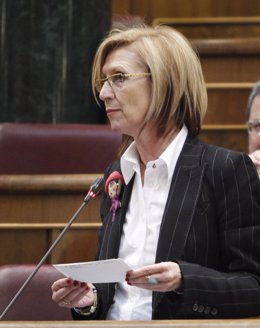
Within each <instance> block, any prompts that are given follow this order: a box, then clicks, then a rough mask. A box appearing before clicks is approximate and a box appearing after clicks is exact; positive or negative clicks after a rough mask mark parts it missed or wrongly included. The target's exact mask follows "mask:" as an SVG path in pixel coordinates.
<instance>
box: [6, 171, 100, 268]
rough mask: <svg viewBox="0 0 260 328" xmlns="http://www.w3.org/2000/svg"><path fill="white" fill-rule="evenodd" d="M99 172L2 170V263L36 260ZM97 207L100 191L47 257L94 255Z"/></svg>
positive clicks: (89, 257) (75, 259) (57, 259)
mask: <svg viewBox="0 0 260 328" xmlns="http://www.w3.org/2000/svg"><path fill="white" fill-rule="evenodd" d="M98 176H101V174H100V175H99V174H98V175H88V174H84V175H11V176H8V175H0V214H1V215H0V247H1V255H0V264H6V263H9V264H10V263H38V262H39V260H40V259H41V258H42V257H43V255H44V254H45V252H46V251H47V250H48V249H49V247H50V246H51V245H52V243H53V241H54V240H55V238H56V237H57V235H58V233H59V232H60V231H61V229H63V226H64V223H67V222H68V221H69V220H70V219H71V217H72V216H73V215H74V213H75V212H76V210H77V209H78V208H79V206H80V205H81V204H82V202H83V198H84V196H85V194H86V192H87V191H88V190H89V187H90V185H91V184H92V183H93V182H94V181H95V179H96V178H97V177H98ZM99 207H100V198H99V197H97V198H96V199H92V200H91V201H90V202H89V203H88V204H87V205H86V206H85V207H84V208H83V210H82V212H81V213H80V214H79V216H78V218H77V220H76V223H74V224H73V226H72V227H71V228H70V230H69V231H68V233H67V235H65V236H64V240H61V242H60V244H59V245H58V246H57V247H56V248H55V250H54V251H53V253H52V255H51V256H50V258H49V259H48V263H54V262H78V261H82V260H86V261H87V260H93V259H94V256H95V253H96V244H97V230H98V227H99V226H100V215H99ZM80 222H83V223H81V224H83V226H81V225H80ZM91 222H92V225H90V226H88V225H84V223H85V224H87V223H91ZM58 223H63V224H60V225H59V226H58V227H57V224H58ZM96 224H98V226H96ZM32 246H33V247H32Z"/></svg>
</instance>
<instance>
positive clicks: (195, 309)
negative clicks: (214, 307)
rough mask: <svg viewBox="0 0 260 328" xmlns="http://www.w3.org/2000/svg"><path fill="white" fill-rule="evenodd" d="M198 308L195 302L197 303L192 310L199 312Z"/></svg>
mask: <svg viewBox="0 0 260 328" xmlns="http://www.w3.org/2000/svg"><path fill="white" fill-rule="evenodd" d="M198 308H199V306H198V304H197V303H195V304H194V305H193V308H192V310H193V311H195V312H197V311H198Z"/></svg>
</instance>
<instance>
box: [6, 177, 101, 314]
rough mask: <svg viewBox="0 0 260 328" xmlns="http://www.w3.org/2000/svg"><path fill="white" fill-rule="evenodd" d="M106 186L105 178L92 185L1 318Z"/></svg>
mask: <svg viewBox="0 0 260 328" xmlns="http://www.w3.org/2000/svg"><path fill="white" fill-rule="evenodd" d="M103 186H104V179H103V178H98V179H97V180H96V181H95V182H94V183H93V184H92V185H91V186H90V189H89V192H88V193H87V195H86V196H85V198H84V200H83V203H82V204H81V205H80V207H79V208H78V210H77V211H76V212H75V214H74V215H73V216H72V218H71V219H70V220H69V222H68V223H67V224H66V226H65V227H64V228H63V230H62V231H61V233H60V234H59V235H58V237H57V238H56V239H55V241H54V242H53V244H52V245H51V247H50V248H49V249H48V251H47V252H46V253H45V255H44V256H43V257H42V259H41V260H40V262H39V263H38V264H37V266H36V267H35V269H34V270H33V272H32V273H31V274H30V275H29V277H28V278H27V279H26V280H25V282H24V284H23V285H22V286H21V288H20V289H19V290H18V292H17V293H16V295H15V296H14V297H13V298H12V300H11V302H10V303H9V304H8V305H7V307H6V308H5V309H4V311H3V312H2V314H1V316H0V320H2V319H3V317H4V316H5V315H6V313H7V312H8V311H9V309H10V308H11V307H12V305H13V304H14V303H15V301H16V300H17V299H18V297H19V296H20V295H21V293H22V292H23V290H24V289H25V288H26V287H27V286H28V284H29V282H30V281H31V280H32V278H33V277H34V276H35V275H36V273H37V272H38V271H39V269H40V267H41V266H42V264H43V263H44V261H45V260H46V258H47V257H48V256H49V255H50V253H51V252H52V251H53V249H54V248H55V247H56V246H57V244H58V243H59V241H60V240H61V238H62V237H63V236H64V234H65V233H66V232H67V230H68V229H69V227H70V226H71V225H72V223H73V222H74V221H75V219H76V218H77V217H78V215H79V214H80V212H81V211H82V209H83V207H84V206H85V205H87V204H88V202H89V201H90V200H91V199H92V198H95V197H96V196H97V195H98V194H99V193H100V192H101V190H102V188H103Z"/></svg>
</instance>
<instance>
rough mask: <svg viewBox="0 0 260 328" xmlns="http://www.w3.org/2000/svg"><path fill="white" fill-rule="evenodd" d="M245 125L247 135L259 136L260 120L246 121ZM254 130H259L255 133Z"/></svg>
mask: <svg viewBox="0 0 260 328" xmlns="http://www.w3.org/2000/svg"><path fill="white" fill-rule="evenodd" d="M246 125H247V131H248V133H250V134H256V135H258V136H260V119H257V120H254V121H248V122H246ZM256 128H259V131H256Z"/></svg>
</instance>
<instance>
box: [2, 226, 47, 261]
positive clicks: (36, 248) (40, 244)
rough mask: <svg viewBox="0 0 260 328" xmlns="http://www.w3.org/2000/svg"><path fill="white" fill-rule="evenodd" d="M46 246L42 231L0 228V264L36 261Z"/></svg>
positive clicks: (44, 235)
mask: <svg viewBox="0 0 260 328" xmlns="http://www.w3.org/2000/svg"><path fill="white" fill-rule="evenodd" d="M47 247H48V241H47V238H46V234H45V233H43V232H42V231H34V230H31V229H26V230H18V231H12V230H0V249H1V252H0V265H2V264H11V263H12V264H22V263H38V262H39V260H40V258H41V254H42V255H43V254H44V253H45V251H46V249H47Z"/></svg>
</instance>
